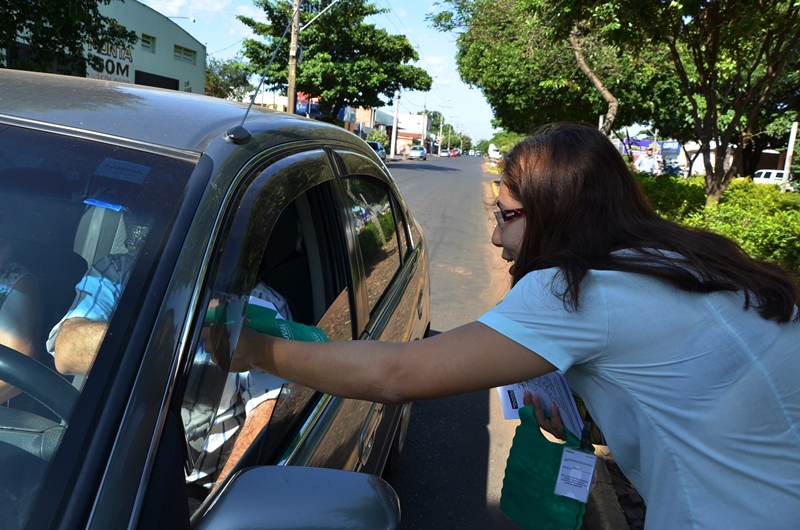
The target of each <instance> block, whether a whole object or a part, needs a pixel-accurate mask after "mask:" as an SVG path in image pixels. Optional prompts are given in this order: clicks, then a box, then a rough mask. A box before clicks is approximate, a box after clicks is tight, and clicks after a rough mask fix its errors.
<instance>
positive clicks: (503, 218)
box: [494, 208, 524, 228]
mask: <svg viewBox="0 0 800 530" xmlns="http://www.w3.org/2000/svg"><path fill="white" fill-rule="evenodd" d="M523 215H524V213H523V210H522V208H511V209H508V210H500V209H498V208H495V210H494V217H495V219H497V226H499V227H500V228H503V227H504V226H505V225H506V223H508V222H511V221H513V220H514V219H516V218H517V217H522V216H523Z"/></svg>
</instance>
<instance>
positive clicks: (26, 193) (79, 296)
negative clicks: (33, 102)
mask: <svg viewBox="0 0 800 530" xmlns="http://www.w3.org/2000/svg"><path fill="white" fill-rule="evenodd" d="M193 168H194V164H193V163H191V162H187V161H185V160H178V159H175V158H170V157H166V156H161V155H156V154H152V153H148V152H144V151H141V150H134V149H127V148H123V147H119V146H114V145H109V144H106V143H101V142H96V141H89V140H86V139H80V138H74V137H69V136H63V135H58V134H52V133H46V132H41V131H35V130H30V129H24V128H18V127H4V126H2V125H0V325H1V327H0V331H1V332H0V358H2V359H5V360H8V361H9V362H10V363H11V364H6V363H4V362H0V380H2V382H0V402H2V404H1V405H0V514H2V518H0V520H2V526H3V528H18V527H24V524H25V521H26V519H27V517H28V515H29V514H28V511H29V510H30V507H31V506H32V504H33V502H34V501H35V499H36V496H37V493H38V491H39V489H40V486H41V481H42V480H43V479H44V477H45V474H46V471H47V469H48V465H49V462H50V461H52V459H53V458H55V455H56V453H57V451H58V449H59V445H60V442H61V440H62V438H63V436H64V435H65V434H66V431H67V429H70V428H73V427H68V425H69V426H71V425H85V422H77V421H73V420H75V419H76V418H77V417H78V416H79V415H80V414H81V412H82V411H81V410H77V409H74V407H73V405H74V404H75V403H76V402H77V396H78V395H79V393H80V390H81V388H82V387H83V384H84V382H85V381H86V380H87V378H89V379H90V378H91V377H92V373H91V366H92V362H93V360H94V355H95V354H96V352H97V350H98V349H99V347H100V344H101V342H102V341H103V340H104V336H105V335H104V334H103V333H101V334H100V335H99V336H98V338H97V340H96V341H91V340H88V339H87V340H86V341H85V342H83V343H78V342H76V341H68V340H66V339H65V340H64V341H63V342H59V341H58V339H59V335H60V331H61V322H62V319H64V318H65V316H66V315H68V314H69V315H70V316H75V317H76V318H77V317H80V318H83V319H86V320H90V321H94V322H100V323H106V322H108V321H109V319H111V317H112V316H113V314H114V312H115V310H116V309H117V302H118V301H119V298H120V295H121V294H122V292H123V291H124V290H125V289H126V286H127V283H128V278H129V277H130V271H131V270H133V268H134V267H151V266H152V263H153V260H155V259H157V258H156V254H150V255H147V256H146V257H144V256H143V255H140V250H141V249H142V248H143V247H144V246H145V243H146V242H148V241H151V242H152V241H160V240H162V239H163V237H164V235H165V234H166V230H167V227H168V226H169V222H170V220H171V219H172V217H173V213H174V211H175V209H176V205H177V204H179V202H180V197H181V194H182V193H183V190H184V188H185V186H186V183H187V181H188V178H189V175H190V174H191V172H192V169H193ZM112 284H113V288H111V289H105V287H108V286H109V285H112ZM101 285H102V286H103V289H101ZM140 288H142V286H137V289H140ZM101 290H102V291H103V292H104V294H103V295H102V296H97V295H98V293H99V292H100V291H101ZM109 293H111V294H109ZM75 304H77V305H75ZM54 355H56V356H58V357H57V358H56V357H54ZM81 356H82V357H81ZM79 357H80V362H78V361H77V360H76V359H79ZM31 359H32V360H33V361H34V362H32V363H31V362H30V360H31ZM15 361H18V362H23V363H27V364H23V365H20V366H23V367H24V369H23V368H13V369H10V368H8V366H16V364H14V363H15ZM81 363H83V364H84V365H85V367H84V368H81V367H79V365H81ZM59 370H60V371H61V372H59ZM4 372H5V373H4ZM39 376H41V377H42V378H39V379H37V377H39ZM45 376H47V377H45ZM54 378H55V379H54ZM12 381H13V383H12ZM59 382H62V383H63V385H66V387H64V386H63V385H62V384H61V383H59ZM23 387H24V388H23ZM20 389H22V390H23V391H20ZM74 428H78V429H79V428H81V427H74ZM83 428H88V427H83ZM2 463H13V465H11V464H9V465H5V464H2Z"/></svg>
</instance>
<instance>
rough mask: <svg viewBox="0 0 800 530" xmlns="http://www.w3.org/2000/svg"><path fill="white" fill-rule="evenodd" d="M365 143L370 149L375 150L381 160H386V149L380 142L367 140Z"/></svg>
mask: <svg viewBox="0 0 800 530" xmlns="http://www.w3.org/2000/svg"><path fill="white" fill-rule="evenodd" d="M367 145H369V146H370V147H371V148H372V150H373V151H375V154H377V155H378V158H380V159H381V160H386V149H384V148H383V144H382V143H380V142H372V141H369V142H367Z"/></svg>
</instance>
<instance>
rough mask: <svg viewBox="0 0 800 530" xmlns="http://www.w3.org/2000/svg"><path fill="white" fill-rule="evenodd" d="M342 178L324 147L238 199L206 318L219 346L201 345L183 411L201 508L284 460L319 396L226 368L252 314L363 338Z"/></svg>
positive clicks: (277, 169) (294, 158)
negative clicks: (256, 310) (252, 472)
mask: <svg viewBox="0 0 800 530" xmlns="http://www.w3.org/2000/svg"><path fill="white" fill-rule="evenodd" d="M332 179H333V173H332V169H331V166H330V164H329V161H328V157H327V155H326V154H325V153H324V152H323V151H313V152H307V153H300V154H295V155H290V156H287V157H285V158H281V159H280V160H278V161H275V162H273V163H271V164H270V165H269V166H268V167H267V168H265V169H263V170H262V171H261V172H260V173H258V174H257V176H255V177H254V178H253V179H252V180H251V181H250V182H249V183H248V184H247V185H246V187H245V188H244V189H243V190H241V191H240V192H239V193H237V197H236V199H235V200H234V201H233V203H232V206H231V208H232V209H231V215H230V217H229V219H227V220H226V221H225V222H224V229H223V232H222V233H221V235H220V241H221V247H220V249H219V251H218V252H216V253H215V255H217V256H218V258H217V262H216V263H215V264H213V265H212V267H211V268H210V270H213V271H216V272H215V273H213V275H212V276H211V277H210V278H209V279H208V282H207V284H208V287H207V289H206V294H205V296H204V299H205V300H206V302H205V304H204V305H203V307H204V308H205V311H204V314H203V315H198V319H201V320H202V321H204V322H205V324H204V325H205V326H206V329H208V333H207V334H206V335H204V337H205V340H207V341H208V342H209V343H210V344H211V345H213V347H212V348H209V347H207V344H206V343H205V342H203V341H201V340H200V339H198V340H197V341H196V345H195V346H194V348H193V351H194V357H193V359H192V364H191V366H190V367H189V372H188V377H187V382H186V385H185V388H186V389H185V393H184V396H183V399H182V403H181V407H180V408H181V414H182V419H183V423H184V429H185V438H186V447H187V455H188V459H187V462H186V471H187V475H186V479H187V484H188V485H189V486H190V487H189V491H190V495H191V499H190V502H193V503H194V506H198V505H199V503H201V502H203V500H204V497H205V495H206V494H207V492H208V490H209V488H211V487H212V486H213V485H214V484H215V483H218V482H219V481H220V480H222V479H224V478H225V477H226V475H228V474H229V473H230V471H231V470H233V469H234V468H235V467H236V466H237V465H243V464H242V462H245V461H246V462H248V464H250V463H252V462H259V463H275V462H274V461H275V460H277V459H279V458H280V456H281V451H282V450H283V448H284V446H285V440H286V439H287V438H291V437H292V436H293V435H294V433H295V432H296V431H297V430H298V429H300V428H301V427H302V424H303V416H302V411H303V410H304V409H305V407H306V406H308V405H309V403H311V402H312V401H313V400H316V399H319V394H318V393H316V392H314V391H311V390H309V389H305V388H303V387H300V386H299V385H291V387H285V385H286V384H288V383H287V382H286V381H283V380H280V379H278V378H276V377H274V376H271V375H269V374H266V373H264V372H260V371H257V370H253V371H250V372H241V373H233V374H228V373H225V372H224V371H223V370H221V369H220V368H219V367H218V366H217V364H216V363H215V360H216V361H217V362H219V363H221V364H222V365H223V366H225V365H226V363H227V362H228V361H229V360H230V357H231V353H232V352H234V351H235V347H236V342H237V338H238V336H239V334H240V332H241V329H242V326H243V323H244V319H243V314H244V313H245V311H249V310H250V309H251V306H255V305H262V306H268V307H269V309H270V310H272V311H274V314H275V318H278V319H281V320H285V321H287V322H289V323H296V324H303V325H307V326H315V327H318V328H320V329H322V330H323V331H324V332H325V333H326V335H327V336H328V337H329V338H330V339H331V340H349V339H352V338H353V323H352V320H353V319H352V316H351V307H350V303H351V301H350V288H349V285H348V283H347V278H348V274H347V272H346V270H345V267H346V266H347V261H346V259H345V257H344V249H345V248H346V246H345V245H344V244H343V243H342V241H341V235H340V234H341V227H340V226H339V225H338V224H337V222H336V220H335V217H336V215H335V213H336V210H335V209H333V207H332V204H333V203H332V198H331V195H332V192H331V189H332V188H331V186H332V184H331V182H330V181H331V180H332ZM209 349H210V350H213V351H214V352H215V358H213V359H212V357H211V355H210V354H209V353H208V350H209ZM288 388H291V390H287V389H288ZM273 420H274V421H273Z"/></svg>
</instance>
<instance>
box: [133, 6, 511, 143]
mask: <svg viewBox="0 0 800 530" xmlns="http://www.w3.org/2000/svg"><path fill="white" fill-rule="evenodd" d="M140 1H141V2H142V3H143V4H145V5H147V6H149V7H151V8H153V9H155V10H156V11H158V12H159V13H161V14H163V15H165V16H168V17H177V18H173V21H174V22H175V23H177V24H178V25H179V26H181V27H182V28H183V29H185V30H186V31H187V32H188V33H189V34H190V35H192V36H193V37H194V38H196V39H197V40H199V41H200V42H202V43H203V44H205V45H206V53H207V54H208V56H209V57H214V58H216V59H221V60H225V59H230V58H232V57H233V56H235V55H236V54H237V53H238V52H239V51H240V49H241V45H242V41H243V40H244V39H245V38H249V37H251V32H250V28H248V27H247V26H245V25H244V24H242V23H241V22H239V21H238V20H236V15H246V16H249V17H251V18H253V19H256V20H264V12H263V11H262V10H260V9H258V8H257V7H256V6H255V5H253V2H252V0H140ZM286 1H287V2H289V1H290V0H286ZM372 2H373V3H374V4H376V5H377V6H378V7H379V8H385V9H388V10H389V11H388V12H387V13H384V14H382V15H376V16H373V17H370V18H368V19H367V21H368V22H370V23H373V24H375V25H376V26H378V27H380V28H384V29H385V30H386V31H388V32H389V33H391V34H393V35H398V34H402V35H406V37H408V40H409V42H410V43H411V45H412V46H414V47H415V48H416V50H417V53H418V54H419V61H418V62H417V63H416V65H417V66H419V67H421V68H424V69H425V70H426V71H427V72H428V74H430V75H431V77H433V78H434V79H433V88H432V89H431V91H430V92H427V93H425V92H416V91H403V92H401V94H400V112H401V113H408V114H416V113H418V112H420V111H422V110H423V109H427V110H428V111H432V110H435V111H439V112H441V113H442V114H443V115H444V117H445V123H451V124H453V126H454V127H455V128H456V130H458V131H461V132H464V133H466V134H467V135H468V136H469V137H470V138H472V139H473V141H475V142H477V141H479V140H489V139H490V138H491V137H492V135H493V134H494V132H496V131H495V130H494V129H493V128H492V125H491V120H492V110H491V107H490V106H489V104H488V103H487V102H486V99H485V98H484V97H483V94H482V93H481V91H480V90H478V89H477V88H472V89H471V88H469V87H468V86H467V85H466V84H465V83H464V82H462V81H461V79H460V78H459V76H458V72H457V71H456V64H455V55H456V43H455V35H453V34H447V33H441V32H439V31H436V30H434V29H431V28H430V27H429V23H428V22H427V21H426V20H425V16H426V15H427V14H428V13H431V12H435V11H437V10H438V9H439V8H438V7H436V6H435V5H434V4H435V1H434V0H372ZM331 9H336V6H333V7H332V8H331ZM190 17H191V18H192V19H194V22H192V21H191V20H190ZM381 110H384V111H386V112H389V113H392V114H393V113H394V106H393V105H388V106H386V107H383V108H382V109H381Z"/></svg>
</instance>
